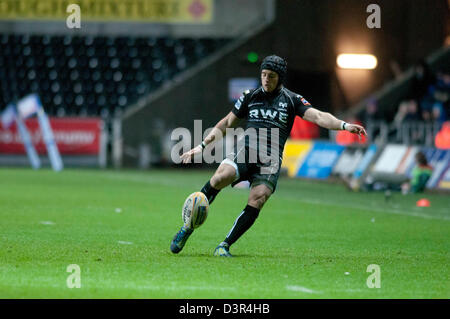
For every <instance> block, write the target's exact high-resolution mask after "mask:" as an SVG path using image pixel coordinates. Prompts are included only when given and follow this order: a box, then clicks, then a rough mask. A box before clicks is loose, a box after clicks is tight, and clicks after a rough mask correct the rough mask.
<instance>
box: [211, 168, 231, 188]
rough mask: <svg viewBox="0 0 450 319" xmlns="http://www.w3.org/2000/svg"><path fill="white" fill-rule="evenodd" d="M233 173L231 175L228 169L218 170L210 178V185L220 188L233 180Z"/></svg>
mask: <svg viewBox="0 0 450 319" xmlns="http://www.w3.org/2000/svg"><path fill="white" fill-rule="evenodd" d="M233 179H234V175H231V174H230V172H229V171H218V172H217V173H216V174H214V176H213V177H212V178H211V186H212V187H214V188H216V189H222V188H224V187H225V186H228V185H229V184H231V183H232V182H233Z"/></svg>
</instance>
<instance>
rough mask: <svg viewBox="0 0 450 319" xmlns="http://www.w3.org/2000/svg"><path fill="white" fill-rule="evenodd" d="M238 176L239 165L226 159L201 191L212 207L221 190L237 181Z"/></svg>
mask: <svg viewBox="0 0 450 319" xmlns="http://www.w3.org/2000/svg"><path fill="white" fill-rule="evenodd" d="M237 174H238V169H237V165H236V164H235V163H234V162H233V161H231V160H227V159H225V160H224V161H223V162H222V163H221V164H220V166H219V167H218V168H217V170H216V172H215V173H214V175H213V176H212V177H211V179H210V180H209V181H207V182H206V184H205V185H204V186H203V188H202V189H201V190H200V191H201V192H202V193H203V194H205V195H206V198H208V202H209V204H210V205H211V204H212V202H213V201H214V199H215V198H216V196H217V194H218V193H219V192H220V190H221V189H223V188H225V187H227V186H228V185H230V184H231V183H232V182H233V181H234V180H236V178H237Z"/></svg>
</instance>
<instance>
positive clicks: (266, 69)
mask: <svg viewBox="0 0 450 319" xmlns="http://www.w3.org/2000/svg"><path fill="white" fill-rule="evenodd" d="M260 75H261V86H260V87H258V88H257V89H253V90H248V91H246V92H244V94H243V95H242V96H241V97H240V98H239V100H238V101H237V102H236V104H235V105H234V107H233V109H232V110H231V112H230V113H228V115H226V116H225V117H224V118H223V119H221V120H220V121H219V122H218V123H217V124H216V125H215V127H214V129H213V130H212V131H211V132H210V134H208V136H207V137H206V138H205V139H204V140H203V142H202V143H201V144H200V145H198V146H196V147H194V148H193V149H191V150H190V151H188V152H186V153H184V154H182V155H181V159H182V160H183V163H189V162H191V161H192V159H193V157H194V156H195V155H196V154H199V153H202V151H203V149H204V148H205V147H206V145H208V144H210V143H212V142H216V140H217V138H216V136H224V135H225V133H226V129H227V128H233V127H236V126H237V125H238V124H239V122H240V120H243V119H245V120H247V123H246V131H247V130H249V129H254V131H255V132H256V135H255V139H256V145H257V146H256V150H255V143H252V141H251V138H248V137H246V138H245V142H244V143H243V144H242V145H241V146H240V147H238V149H237V150H236V152H235V153H234V152H233V153H231V154H229V155H228V156H227V158H226V159H225V160H223V161H222V162H221V164H220V165H219V167H218V168H217V170H216V172H215V173H214V175H213V176H212V177H211V179H210V180H209V181H208V182H206V184H205V185H204V186H203V188H202V189H201V192H202V193H204V194H205V195H206V197H207V198H208V201H209V204H210V205H211V204H212V202H213V201H214V199H215V197H216V196H217V194H218V193H219V192H220V190H222V189H223V188H224V187H226V186H228V185H230V184H232V185H235V184H237V183H239V182H240V181H244V180H248V181H249V182H250V194H249V197H248V201H247V205H246V206H245V208H244V209H243V210H242V212H241V213H240V215H239V216H238V217H237V219H236V220H235V222H234V224H233V226H232V228H231V230H230V231H229V233H228V234H227V235H226V238H225V240H224V241H223V242H221V243H220V244H219V245H218V246H217V247H216V249H215V250H214V256H224V257H232V255H231V254H230V246H231V245H233V244H234V243H235V242H236V241H237V240H238V239H239V238H240V237H241V236H242V235H243V234H244V233H245V232H246V231H247V230H248V229H249V228H250V227H251V226H252V225H253V223H254V222H255V220H256V218H257V217H258V215H259V213H260V211H261V209H262V208H263V206H264V204H265V203H266V202H267V200H268V199H269V197H270V196H271V195H272V194H273V192H274V191H275V189H276V186H277V181H278V177H279V174H280V167H281V159H282V154H283V149H284V144H285V143H286V140H287V138H288V137H289V134H290V131H291V129H292V125H293V123H294V119H295V116H300V117H301V118H303V119H304V120H307V121H310V122H313V123H315V124H317V125H319V126H321V127H324V128H327V129H329V130H347V131H349V132H351V133H355V134H358V135H359V136H360V137H361V135H366V131H365V129H364V128H363V127H362V126H360V125H356V124H350V123H345V122H344V121H341V120H339V119H337V118H336V117H334V116H333V115H331V114H330V113H328V112H322V111H319V110H317V109H315V108H314V107H312V106H311V104H310V103H309V102H308V101H307V100H306V99H305V98H304V97H303V96H301V95H300V94H297V93H294V92H292V91H290V90H288V89H287V88H285V87H284V86H283V83H284V82H285V80H286V75H287V63H286V61H285V60H284V59H283V58H281V57H279V56H276V55H271V56H268V57H266V58H265V59H264V60H263V61H262V63H261V67H260ZM272 133H276V134H275V135H272ZM261 135H264V141H266V142H268V143H264V144H265V145H268V147H262V145H261V142H260V140H261ZM273 136H276V138H272V137H273ZM263 148H264V149H265V150H264V151H261V150H262V149H263ZM253 150H255V151H256V153H257V154H258V155H260V154H266V158H265V159H264V160H262V159H261V158H260V156H257V157H256V160H251V159H252V158H251V153H252V151H253ZM268 158H270V160H268ZM274 159H275V160H274ZM193 231H194V230H193V229H190V228H187V227H186V226H182V227H181V229H180V231H178V233H177V234H176V235H175V237H174V238H173V240H172V243H171V246H170V249H171V251H172V252H173V253H175V254H176V253H179V252H180V251H181V250H182V249H183V247H184V245H185V244H186V241H187V239H188V238H189V236H190V235H191V234H192V233H193Z"/></svg>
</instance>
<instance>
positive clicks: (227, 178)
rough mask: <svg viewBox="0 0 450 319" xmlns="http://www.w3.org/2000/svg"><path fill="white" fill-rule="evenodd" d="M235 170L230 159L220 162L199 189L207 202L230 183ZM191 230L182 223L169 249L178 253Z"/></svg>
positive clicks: (233, 178)
mask: <svg viewBox="0 0 450 319" xmlns="http://www.w3.org/2000/svg"><path fill="white" fill-rule="evenodd" d="M237 172H238V169H237V166H236V164H235V163H234V162H233V161H231V160H228V161H227V160H224V161H223V162H222V163H221V164H220V166H219V167H218V168H217V170H216V172H215V173H214V175H213V176H212V178H211V179H210V180H209V181H208V182H207V183H206V184H205V186H203V188H202V189H201V192H202V193H203V194H205V196H206V198H208V202H209V204H211V203H212V202H213V201H214V199H215V198H216V195H217V194H218V193H219V191H220V190H221V189H222V188H224V187H226V186H228V185H230V184H231V183H232V182H233V181H234V180H235V179H236V178H237V177H238V175H237V174H238V173H237ZM193 232H194V230H193V229H190V228H188V227H186V226H185V225H183V226H182V227H181V229H180V230H179V231H178V232H177V233H176V234H175V237H174V238H173V240H172V243H171V244H170V250H171V251H172V252H173V253H174V254H177V253H179V252H180V251H181V250H182V249H183V247H184V245H185V244H186V241H187V240H188V238H189V236H190V235H191V234H192V233H193Z"/></svg>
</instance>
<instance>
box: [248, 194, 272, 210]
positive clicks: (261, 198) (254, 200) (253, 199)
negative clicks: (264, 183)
mask: <svg viewBox="0 0 450 319" xmlns="http://www.w3.org/2000/svg"><path fill="white" fill-rule="evenodd" d="M269 197H270V194H267V192H256V193H254V194H252V196H250V198H249V199H248V204H249V205H250V206H253V207H256V208H258V209H261V208H262V207H263V206H264V204H265V203H266V201H267V200H268V199H269Z"/></svg>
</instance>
